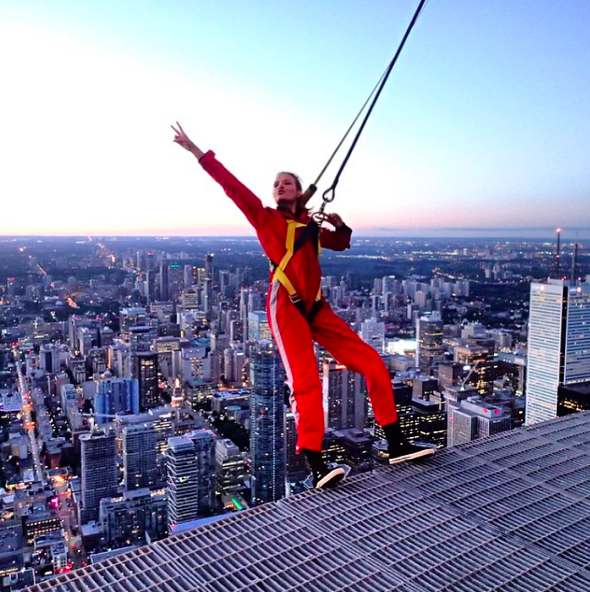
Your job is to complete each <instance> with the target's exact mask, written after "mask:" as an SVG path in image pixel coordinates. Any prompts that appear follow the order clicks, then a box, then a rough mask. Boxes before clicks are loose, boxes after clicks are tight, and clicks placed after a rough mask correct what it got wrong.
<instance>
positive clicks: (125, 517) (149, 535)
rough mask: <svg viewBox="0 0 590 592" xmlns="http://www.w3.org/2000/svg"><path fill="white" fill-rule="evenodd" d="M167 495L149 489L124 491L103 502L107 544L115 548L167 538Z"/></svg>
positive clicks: (101, 503) (102, 517)
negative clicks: (120, 494)
mask: <svg viewBox="0 0 590 592" xmlns="http://www.w3.org/2000/svg"><path fill="white" fill-rule="evenodd" d="M166 513H167V504H166V494H165V493H164V492H162V491H159V492H150V490H149V489H138V490H136V491H125V492H123V495H122V496H117V497H115V498H105V499H103V500H102V501H101V502H100V525H101V530H102V532H103V533H104V537H105V539H106V542H107V544H108V545H112V546H115V547H122V546H127V545H129V544H141V543H144V544H145V543H146V542H148V541H149V542H153V541H157V540H159V539H162V538H165V536H166V534H167V532H168V524H167V520H166Z"/></svg>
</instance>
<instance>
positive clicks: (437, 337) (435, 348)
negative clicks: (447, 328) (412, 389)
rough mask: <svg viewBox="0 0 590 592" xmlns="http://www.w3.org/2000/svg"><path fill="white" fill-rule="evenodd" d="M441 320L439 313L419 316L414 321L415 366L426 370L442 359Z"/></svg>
mask: <svg viewBox="0 0 590 592" xmlns="http://www.w3.org/2000/svg"><path fill="white" fill-rule="evenodd" d="M443 354H444V349H443V322H442V319H441V317H440V315H439V314H436V313H435V314H432V315H430V316H425V317H420V318H419V319H418V321H417V323H416V367H417V368H420V369H421V370H423V371H424V372H428V370H429V369H430V367H431V366H433V365H435V364H436V363H438V362H440V361H441V360H442V357H443Z"/></svg>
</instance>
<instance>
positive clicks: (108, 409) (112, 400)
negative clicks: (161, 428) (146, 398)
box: [94, 378, 139, 425]
mask: <svg viewBox="0 0 590 592" xmlns="http://www.w3.org/2000/svg"><path fill="white" fill-rule="evenodd" d="M94 410H95V412H96V423H98V424H99V425H102V424H104V423H108V422H110V421H112V419H113V417H112V416H113V415H115V414H116V413H139V383H138V382H137V380H136V379H135V378H105V379H103V380H101V381H100V382H99V383H98V392H97V393H96V395H95V396H94Z"/></svg>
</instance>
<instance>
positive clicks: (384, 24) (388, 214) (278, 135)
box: [0, 0, 590, 239]
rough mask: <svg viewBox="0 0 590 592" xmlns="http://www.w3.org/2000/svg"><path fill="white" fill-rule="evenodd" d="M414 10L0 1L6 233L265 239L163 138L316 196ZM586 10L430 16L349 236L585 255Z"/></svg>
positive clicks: (370, 165)
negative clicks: (315, 184) (489, 239)
mask: <svg viewBox="0 0 590 592" xmlns="http://www.w3.org/2000/svg"><path fill="white" fill-rule="evenodd" d="M416 4H417V3H416V2H410V1H409V0H407V1H406V0H404V2H400V3H395V4H390V3H386V2H375V3H373V4H371V6H370V7H362V8H361V7H359V6H357V5H355V3H352V2H344V3H341V4H339V5H338V10H337V11H336V10H335V9H334V6H333V5H331V4H329V3H327V2H320V3H313V4H312V3H311V2H303V3H299V4H298V5H297V7H293V6H287V5H284V4H280V5H278V4H277V5H274V6H273V7H272V8H271V7H268V6H264V7H263V6H256V5H255V6H252V5H246V4H245V3H242V2H238V1H232V2H229V3H226V4H224V6H223V7H220V6H211V5H208V4H206V3H200V2H197V3H188V2H180V3H177V4H176V5H175V6H173V7H172V6H167V7H166V8H164V7H161V6H158V5H156V4H155V3H154V4H145V3H142V4H140V3H139V2H131V3H126V4H125V5H124V6H121V5H118V4H117V3H114V2H111V3H104V4H101V5H100V7H99V6H98V5H95V6H92V5H90V4H86V3H73V2H69V1H63V2H60V3H58V4H53V5H51V6H47V5H44V4H43V3H41V2H33V3H27V4H26V5H25V4H18V5H16V4H15V5H8V3H4V4H3V5H2V6H0V13H1V14H2V17H3V18H2V24H1V25H0V48H2V50H3V52H4V54H5V55H9V56H10V60H5V62H4V63H3V64H2V66H0V72H1V73H2V76H3V78H4V80H6V81H7V88H10V91H9V92H8V93H6V94H5V96H3V103H4V106H5V108H4V109H3V110H2V112H1V113H2V114H1V115H0V118H1V121H0V123H1V125H2V127H3V130H4V134H3V137H2V138H1V139H0V157H1V158H2V161H3V163H4V165H5V166H4V167H3V169H4V173H3V176H2V180H0V192H1V193H2V195H4V196H6V197H5V200H4V202H3V205H2V213H3V215H2V217H1V218H2V220H1V221H0V233H2V234H7V235H37V234H41V235H80V234H81V235H88V234H89V235H130V234H137V235H170V236H177V235H189V234H190V235H197V236H199V235H200V236H204V235H214V236H227V235H232V236H243V235H251V234H252V232H251V230H250V228H249V226H248V224H247V222H246V221H245V220H242V216H241V214H240V213H239V212H238V211H236V210H235V207H234V206H233V204H231V202H230V201H229V200H227V199H226V198H225V196H224V195H223V193H222V192H221V190H220V189H219V188H217V187H216V186H215V184H214V183H213V182H212V181H211V180H210V179H209V178H208V177H207V175H205V174H203V172H202V171H200V170H199V167H198V165H197V163H196V162H195V161H194V160H193V159H192V158H191V157H190V156H188V155H186V154H183V153H182V151H180V150H179V149H178V147H176V146H174V145H173V143H172V137H173V134H172V132H171V130H170V128H169V125H170V124H171V123H174V121H176V120H179V121H180V122H181V123H182V124H183V125H184V127H185V129H186V131H187V132H188V133H189V135H190V136H191V137H192V138H193V139H194V140H195V141H196V142H197V143H198V144H200V145H201V146H202V147H203V148H204V149H207V148H212V149H214V150H215V151H216V152H217V154H218V156H219V158H220V160H221V161H222V162H224V164H226V165H227V166H228V167H229V168H230V170H232V171H233V172H235V173H236V174H237V175H238V176H239V177H240V178H241V179H242V180H243V181H244V182H245V183H246V184H247V185H249V186H250V187H251V188H252V190H253V191H254V192H255V193H257V194H258V195H259V196H260V197H261V199H263V201H264V202H265V203H267V204H269V205H272V204H271V199H270V189H271V183H272V179H273V176H274V173H275V172H276V171H277V170H284V169H287V170H295V171H296V172H298V173H299V174H300V175H301V176H302V177H303V179H304V183H306V184H307V183H309V182H310V181H312V180H313V179H314V178H315V176H316V175H317V173H318V171H319V170H320V169H321V167H322V166H323V164H324V163H325V161H326V159H327V158H328V156H329V154H330V153H331V151H332V149H333V148H334V146H335V145H336V143H337V142H338V140H339V139H340V137H341V135H342V133H343V131H344V130H345V129H346V127H347V126H348V125H349V123H350V121H351V120H352V118H353V116H354V115H355V113H356V111H357V110H358V108H359V106H360V105H361V104H362V102H363V101H364V99H365V98H366V96H367V94H368V92H369V91H370V89H371V88H372V87H373V85H374V84H375V82H376V80H377V79H378V78H379V76H380V75H381V73H382V71H383V69H384V67H385V65H386V64H387V62H388V61H389V59H390V58H391V55H392V54H393V51H394V50H395V48H396V47H397V45H398V43H399V41H400V39H401V36H402V34H403V31H404V30H405V28H406V26H407V24H408V22H409V20H410V18H411V16H412V14H413V11H414V10H415V7H416ZM589 11H590V7H589V6H588V5H587V4H586V3H583V2H579V1H578V2H570V3H567V4H566V5H564V6H557V5H555V4H553V3H551V2H548V1H543V2H532V1H526V2H525V1H523V2H520V3H518V4H517V5H514V4H513V3H509V2H507V1H505V0H498V1H497V2H496V3H494V4H493V5H492V6H490V5H479V4H468V3H458V4H457V3H451V2H449V1H448V0H444V1H443V0H441V1H438V2H429V3H427V5H426V7H425V9H424V12H423V14H422V16H421V18H420V19H419V21H418V23H417V25H416V27H415V30H414V31H413V33H412V35H411V36H410V39H409V40H408V43H407V45H406V48H405V49H404V52H403V53H402V55H401V57H400V60H399V62H398V64H397V66H396V68H395V69H394V71H393V74H392V78H391V80H390V82H389V83H388V86H387V87H386V88H385V91H384V93H383V95H382V97H381V99H380V102H379V103H378V105H377V107H376V109H375V111H374V113H373V115H372V118H371V120H370V121H369V123H368V125H367V128H366V130H365V132H364V135H363V137H362V139H361V141H360V143H359V146H358V147H357V150H356V152H355V154H354V155H353V157H352V159H351V161H350V163H349V165H348V167H347V169H346V171H345V172H344V174H343V177H342V180H341V183H340V185H339V188H338V195H337V199H336V202H335V203H334V207H333V210H335V211H337V212H339V213H341V214H342V216H343V217H344V219H345V221H346V222H347V223H348V224H349V225H350V226H351V227H353V229H354V230H355V234H356V236H365V235H367V236H369V235H371V236H377V235H387V236H435V237H436V236H482V235H484V236H522V237H540V236H543V237H545V236H551V234H552V232H551V231H550V229H551V228H554V226H556V225H560V226H562V228H564V231H565V232H566V233H569V235H570V236H571V237H572V239H573V238H576V234H577V238H580V239H584V238H590V214H589V213H588V209H587V208H586V207H585V206H584V204H585V202H586V201H587V198H588V193H589V191H588V189H589V187H590V176H589V174H588V171H587V166H586V163H585V154H587V153H588V149H589V148H590V146H589V145H588V143H589V139H588V138H590V134H588V133H587V132H588V123H587V122H588V117H587V115H588V112H589V109H588V107H590V99H589V98H588V97H590V92H588V91H589V90H590V79H589V77H588V71H587V68H586V63H587V57H588V48H587V43H586V39H587V24H586V23H587V22H588V18H587V17H588V16H589ZM277 144H278V146H277ZM337 160H338V159H337ZM334 172H335V169H334V167H332V169H330V170H329V171H328V173H327V175H326V179H325V186H324V187H323V188H324V189H325V187H326V186H327V185H328V184H329V182H330V181H331V179H332V177H333V174H334ZM320 189H322V187H321V186H320ZM359 196H360V197H361V198H360V199H359ZM318 204H319V197H316V198H315V200H314V201H313V202H312V205H313V206H314V207H317V205H318ZM204 205H205V207H203V206H204ZM23 207H26V210H24V209H23ZM25 212H26V215H24V214H25Z"/></svg>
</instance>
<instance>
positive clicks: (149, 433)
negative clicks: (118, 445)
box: [123, 422, 162, 490]
mask: <svg viewBox="0 0 590 592" xmlns="http://www.w3.org/2000/svg"><path fill="white" fill-rule="evenodd" d="M157 455H158V452H157V432H156V426H155V424H154V422H149V423H147V422H146V423H134V424H129V425H126V426H124V427H123V479H124V481H123V482H124V485H125V489H126V490H133V489H143V488H145V487H147V488H155V487H158V486H160V485H162V484H161V482H160V479H159V472H158V464H157Z"/></svg>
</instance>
